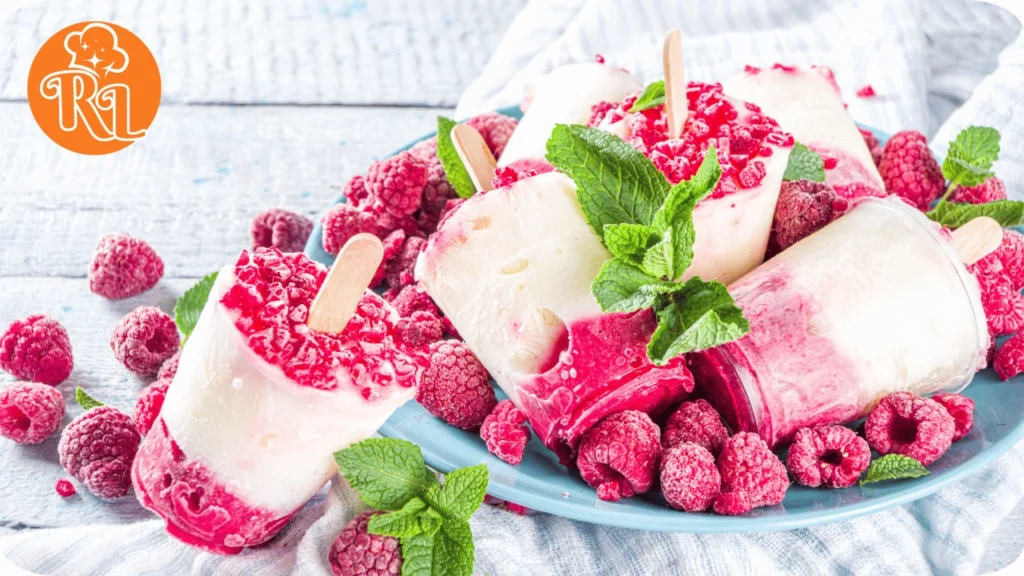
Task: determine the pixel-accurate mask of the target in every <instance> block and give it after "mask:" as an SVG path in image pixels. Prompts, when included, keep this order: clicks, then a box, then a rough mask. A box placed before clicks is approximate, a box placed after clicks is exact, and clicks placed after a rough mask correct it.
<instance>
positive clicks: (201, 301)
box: [174, 272, 217, 346]
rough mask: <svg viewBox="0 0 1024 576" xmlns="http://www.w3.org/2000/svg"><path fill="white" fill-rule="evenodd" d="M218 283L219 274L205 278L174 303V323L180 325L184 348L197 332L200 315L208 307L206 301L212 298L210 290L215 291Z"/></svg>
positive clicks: (215, 273)
mask: <svg viewBox="0 0 1024 576" xmlns="http://www.w3.org/2000/svg"><path fill="white" fill-rule="evenodd" d="M216 281H217V272H214V273H212V274H208V275H206V277H205V278H203V279H202V280H200V281H199V282H196V284H195V286H192V287H191V288H189V289H188V290H186V291H185V293H184V294H182V295H181V297H179V298H178V301H177V302H175V303H174V323H175V324H177V325H178V330H180V331H181V333H182V335H183V336H182V339H181V345H182V346H184V345H185V341H186V340H188V337H189V336H190V335H191V334H192V331H193V330H195V327H196V323H197V322H199V314H200V313H201V312H202V311H203V308H204V307H205V306H206V300H207V299H208V298H209V297H210V290H212V289H213V284H214V282H216Z"/></svg>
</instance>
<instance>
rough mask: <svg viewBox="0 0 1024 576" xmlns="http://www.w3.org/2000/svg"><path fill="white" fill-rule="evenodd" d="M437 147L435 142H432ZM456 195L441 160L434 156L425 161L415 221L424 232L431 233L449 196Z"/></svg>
mask: <svg viewBox="0 0 1024 576" xmlns="http://www.w3.org/2000/svg"><path fill="white" fill-rule="evenodd" d="M434 147H435V148H436V147H437V144H436V143H435V144H434ZM457 196H458V195H457V194H456V193H455V189H454V188H452V185H451V183H449V182H448V177H447V176H446V175H445V173H444V166H443V165H442V164H441V160H440V159H438V158H437V157H436V156H434V157H433V158H432V159H431V160H429V161H427V183H426V184H424V185H423V201H422V202H421V204H420V211H419V214H418V215H417V216H416V222H417V223H418V224H419V227H420V230H422V231H423V233H425V234H428V235H429V234H433V233H434V231H435V230H437V224H438V223H439V222H440V221H441V213H442V212H444V207H445V205H446V204H447V203H448V200H449V199H451V198H456V197H457Z"/></svg>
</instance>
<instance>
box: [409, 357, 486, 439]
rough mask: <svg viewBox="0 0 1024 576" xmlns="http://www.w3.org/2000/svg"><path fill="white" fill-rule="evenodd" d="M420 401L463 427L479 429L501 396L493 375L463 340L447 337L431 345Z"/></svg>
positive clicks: (419, 393)
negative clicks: (492, 384)
mask: <svg viewBox="0 0 1024 576" xmlns="http://www.w3.org/2000/svg"><path fill="white" fill-rule="evenodd" d="M428 361H429V365H428V366H427V368H426V370H424V371H423V377H422V380H421V382H420V387H419V388H418V389H417V390H416V401H417V402H419V403H420V405H422V406H423V407H424V408H426V410H427V412H430V413H431V414H433V415H434V416H437V417H438V418H440V419H441V420H444V421H445V422H447V423H449V424H451V425H452V426H455V427H457V428H462V429H463V430H477V429H479V428H480V426H481V425H482V424H483V422H484V419H485V418H487V415H488V414H490V413H491V411H492V410H494V407H495V405H497V403H498V399H497V398H496V397H495V396H494V390H493V389H492V388H491V375H490V374H489V373H488V372H487V369H486V368H484V365H483V364H481V363H480V360H478V359H477V357H476V355H474V354H473V352H472V351H471V350H470V349H469V346H466V344H465V343H463V342H458V341H455V340H444V341H441V342H434V343H432V344H430V346H429V348H428Z"/></svg>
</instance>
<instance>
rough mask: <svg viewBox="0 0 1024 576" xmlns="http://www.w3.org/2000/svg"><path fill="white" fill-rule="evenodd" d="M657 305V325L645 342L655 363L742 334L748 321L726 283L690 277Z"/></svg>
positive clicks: (722, 342)
mask: <svg viewBox="0 0 1024 576" xmlns="http://www.w3.org/2000/svg"><path fill="white" fill-rule="evenodd" d="M666 300H667V304H663V305H661V306H660V307H659V309H658V311H657V313H658V328H657V329H656V330H655V331H654V334H653V335H652V336H651V341H650V343H649V344H648V345H647V355H648V356H649V357H650V358H651V360H652V361H653V362H654V363H655V364H658V365H662V364H665V363H666V362H668V361H669V360H671V359H672V358H674V357H676V356H678V355H680V354H685V353H687V352H693V351H696V350H705V349H707V348H712V347H714V346H718V345H720V344H724V343H726V342H731V341H733V340H736V339H738V338H741V337H743V335H744V334H746V333H747V332H750V323H749V322H747V319H746V318H744V317H743V311H742V310H740V309H739V307H737V306H736V303H735V302H733V299H732V296H730V295H729V291H728V290H727V289H726V287H725V284H722V283H721V282H719V281H717V280H712V281H711V282H706V281H704V280H701V279H700V277H694V278H690V279H689V280H687V281H686V283H684V284H682V285H680V287H679V289H678V290H675V291H674V292H672V293H671V294H668V295H667V297H666Z"/></svg>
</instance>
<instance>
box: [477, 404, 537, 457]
mask: <svg viewBox="0 0 1024 576" xmlns="http://www.w3.org/2000/svg"><path fill="white" fill-rule="evenodd" d="M480 438H482V439H483V441H484V442H485V443H487V451H488V452H490V453H491V454H494V455H495V456H497V457H498V458H501V459H502V460H504V461H505V462H508V463H509V464H511V465H513V466H517V465H518V464H519V463H520V462H522V461H523V452H524V451H525V450H526V443H527V442H529V441H530V429H529V428H528V427H527V426H526V414H524V413H523V411H522V410H520V409H518V408H516V405H515V404H513V403H512V401H511V400H502V401H501V402H498V405H497V406H495V407H494V410H492V411H491V413H490V414H488V415H487V417H486V418H484V423H483V425H482V426H480Z"/></svg>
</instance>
